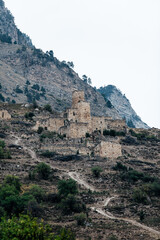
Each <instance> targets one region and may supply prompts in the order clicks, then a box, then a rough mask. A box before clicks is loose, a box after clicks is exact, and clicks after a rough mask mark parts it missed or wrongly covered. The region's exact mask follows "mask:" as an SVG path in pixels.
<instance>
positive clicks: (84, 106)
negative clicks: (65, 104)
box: [72, 91, 91, 123]
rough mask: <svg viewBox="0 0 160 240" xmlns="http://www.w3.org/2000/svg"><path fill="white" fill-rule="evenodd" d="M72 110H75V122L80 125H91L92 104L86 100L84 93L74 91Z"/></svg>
mask: <svg viewBox="0 0 160 240" xmlns="http://www.w3.org/2000/svg"><path fill="white" fill-rule="evenodd" d="M72 109H75V111H74V114H75V121H77V122H80V123H90V121H91V110H90V103H88V102H86V101H85V99H84V92H83V91H74V92H73V94H72Z"/></svg>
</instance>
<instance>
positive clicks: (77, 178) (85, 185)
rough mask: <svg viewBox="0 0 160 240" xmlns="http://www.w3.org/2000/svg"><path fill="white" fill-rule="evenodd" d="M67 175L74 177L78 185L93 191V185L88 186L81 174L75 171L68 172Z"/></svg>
mask: <svg viewBox="0 0 160 240" xmlns="http://www.w3.org/2000/svg"><path fill="white" fill-rule="evenodd" d="M68 175H69V176H70V177H71V178H72V179H74V180H75V181H76V182H78V184H79V185H82V186H84V187H85V188H86V189H88V190H91V191H95V188H94V187H93V186H90V185H89V184H88V183H86V182H85V181H84V180H83V179H82V177H81V176H79V174H78V173H77V172H68Z"/></svg>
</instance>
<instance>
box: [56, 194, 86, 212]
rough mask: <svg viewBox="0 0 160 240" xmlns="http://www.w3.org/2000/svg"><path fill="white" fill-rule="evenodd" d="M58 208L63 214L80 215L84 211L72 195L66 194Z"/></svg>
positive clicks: (82, 206)
mask: <svg viewBox="0 0 160 240" xmlns="http://www.w3.org/2000/svg"><path fill="white" fill-rule="evenodd" d="M59 206H60V208H61V209H62V211H63V213H64V214H71V213H72V212H75V213H80V212H82V211H85V210H86V207H85V205H84V204H83V203H82V202H81V201H80V200H78V199H77V198H76V196H75V195H72V194H68V195H67V197H66V198H64V199H62V200H61V203H60V204H59Z"/></svg>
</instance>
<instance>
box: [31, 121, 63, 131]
mask: <svg viewBox="0 0 160 240" xmlns="http://www.w3.org/2000/svg"><path fill="white" fill-rule="evenodd" d="M63 125H64V119H63V118H49V119H45V120H41V121H40V120H39V121H37V122H36V125H35V126H34V128H33V129H34V130H36V131H37V130H38V128H39V127H43V128H47V130H49V131H51V132H58V130H59V128H60V127H62V126H63Z"/></svg>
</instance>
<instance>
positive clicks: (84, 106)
mask: <svg viewBox="0 0 160 240" xmlns="http://www.w3.org/2000/svg"><path fill="white" fill-rule="evenodd" d="M77 108H78V109H77V111H78V119H77V121H78V122H81V123H90V121H91V110H90V103H87V102H79V103H78V104H77Z"/></svg>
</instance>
